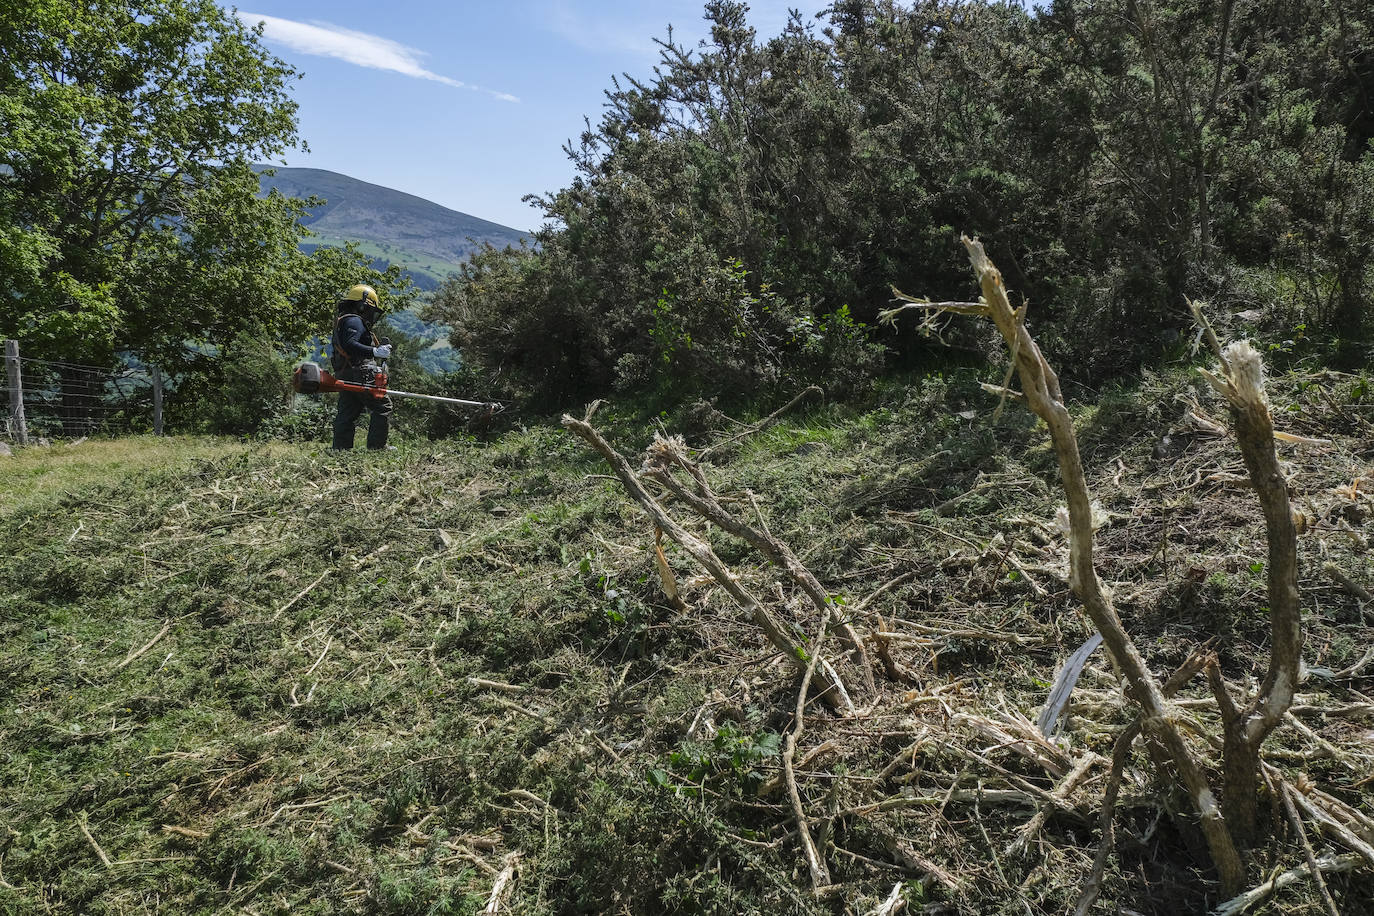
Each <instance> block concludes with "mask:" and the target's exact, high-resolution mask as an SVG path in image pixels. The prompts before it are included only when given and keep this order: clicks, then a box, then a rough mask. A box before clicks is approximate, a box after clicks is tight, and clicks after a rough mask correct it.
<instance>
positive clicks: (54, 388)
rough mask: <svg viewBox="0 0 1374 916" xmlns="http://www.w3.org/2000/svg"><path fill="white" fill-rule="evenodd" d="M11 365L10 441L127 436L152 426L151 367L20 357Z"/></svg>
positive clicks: (8, 381) (7, 385) (8, 394)
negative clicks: (119, 366)
mask: <svg viewBox="0 0 1374 916" xmlns="http://www.w3.org/2000/svg"><path fill="white" fill-rule="evenodd" d="M7 363H8V366H7V370H8V371H7V372H6V375H5V380H6V383H5V403H6V405H7V408H8V409H7V410H6V412H5V430H4V434H5V437H6V438H7V439H10V440H11V441H17V442H21V443H22V442H23V441H24V439H25V438H27V439H28V440H29V441H33V440H34V439H44V438H47V439H75V438H80V437H82V436H92V435H123V434H128V433H132V432H146V431H149V430H151V429H152V428H153V425H154V400H155V397H154V381H153V375H154V373H153V370H151V369H149V368H145V367H141V366H132V365H131V366H124V367H121V368H116V369H110V368H108V367H102V366H91V365H84V364H81V363H69V362H59V361H55V360H44V359H33V358H30V357H25V356H17V355H15V356H11V357H10V358H8V359H7ZM16 370H17V371H16ZM16 383H17V384H16ZM21 405H22V407H21Z"/></svg>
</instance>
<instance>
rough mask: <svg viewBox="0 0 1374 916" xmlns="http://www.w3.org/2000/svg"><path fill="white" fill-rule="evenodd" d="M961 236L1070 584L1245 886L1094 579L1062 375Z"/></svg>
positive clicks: (1228, 874)
mask: <svg viewBox="0 0 1374 916" xmlns="http://www.w3.org/2000/svg"><path fill="white" fill-rule="evenodd" d="M962 241H963V243H964V247H965V248H966V249H967V250H968V254H969V261H970V263H971V264H972V265H973V271H974V274H975V275H976V276H977V277H978V282H979V285H980V287H981V288H982V291H983V304H984V306H985V314H987V315H989V316H990V317H991V318H992V320H993V322H994V323H995V324H996V325H997V329H998V331H1000V332H1001V334H1002V337H1003V339H1004V340H1005V341H1006V344H1007V347H1008V349H1009V350H1010V351H1011V353H1012V357H1013V360H1014V362H1015V365H1016V371H1017V375H1018V376H1019V377H1020V379H1021V390H1022V393H1023V394H1024V395H1025V397H1026V402H1027V404H1028V405H1029V406H1030V408H1031V410H1032V411H1034V412H1035V414H1036V415H1037V416H1039V417H1040V418H1041V419H1042V420H1044V421H1045V425H1046V426H1048V427H1049V431H1050V438H1051V439H1052V440H1053V443H1054V449H1055V454H1056V456H1057V457H1058V459H1059V469H1060V475H1061V481H1062V484H1063V487H1064V494H1065V497H1066V498H1067V502H1068V516H1069V585H1070V587H1071V588H1072V589H1073V591H1074V594H1076V595H1078V597H1079V600H1081V601H1082V602H1083V606H1084V609H1085V610H1086V611H1087V613H1088V616H1089V617H1090V618H1091V619H1092V621H1093V623H1094V624H1095V625H1096V626H1097V629H1098V631H1099V632H1101V633H1102V638H1103V641H1104V642H1105V643H1106V645H1107V648H1108V650H1109V651H1110V652H1111V654H1112V658H1113V660H1114V661H1115V662H1116V664H1117V665H1118V666H1119V667H1120V669H1121V672H1122V674H1123V675H1124V676H1125V678H1126V682H1127V689H1128V691H1129V693H1130V695H1131V696H1132V697H1133V698H1134V699H1135V701H1136V702H1137V703H1139V704H1140V706H1141V709H1142V710H1143V713H1144V715H1143V718H1142V722H1143V727H1144V730H1145V733H1146V735H1148V736H1149V737H1150V739H1151V740H1152V741H1154V742H1155V743H1156V744H1157V745H1158V746H1159V747H1161V748H1162V749H1163V750H1164V751H1165V752H1166V753H1167V755H1168V756H1169V757H1170V758H1171V759H1172V761H1173V763H1174V766H1175V768H1176V769H1177V772H1178V775H1179V777H1180V779H1181V781H1182V783H1183V785H1184V786H1185V787H1186V788H1187V790H1188V794H1189V795H1190V796H1191V798H1192V800H1193V804H1194V807H1195V808H1196V809H1197V812H1198V815H1199V816H1200V818H1201V824H1202V831H1203V834H1204V836H1205V837H1206V839H1207V846H1208V849H1209V851H1210V852H1211V855H1212V861H1213V863H1214V864H1215V865H1216V867H1217V872H1218V874H1219V876H1220V877H1221V881H1222V885H1223V886H1224V888H1225V889H1226V890H1227V891H1228V892H1230V893H1235V892H1237V891H1239V890H1240V888H1241V887H1242V886H1243V882H1244V879H1245V870H1244V866H1243V865H1242V864H1241V860H1240V855H1239V853H1238V852H1237V851H1236V846H1235V842H1234V840H1233V839H1232V836H1231V832H1230V830H1229V829H1228V827H1227V825H1226V823H1225V821H1224V820H1223V818H1222V814H1221V809H1220V807H1219V806H1218V804H1217V800H1216V797H1215V795H1214V794H1213V793H1212V789H1211V787H1210V786H1209V785H1208V784H1207V780H1206V777H1205V776H1204V775H1203V772H1202V768H1201V767H1200V766H1199V764H1198V762H1197V760H1195V759H1194V757H1193V753H1192V751H1191V749H1190V748H1189V747H1188V745H1187V743H1186V742H1185V741H1184V739H1183V736H1182V734H1181V733H1180V732H1179V730H1178V728H1177V727H1176V726H1175V725H1174V723H1173V719H1172V718H1171V717H1170V715H1169V712H1168V708H1167V706H1166V703H1165V700H1164V696H1163V693H1162V691H1161V690H1160V686H1159V683H1158V682H1157V681H1156V680H1155V678H1154V676H1153V675H1152V674H1150V671H1149V669H1148V668H1147V667H1146V665H1145V660H1144V659H1143V658H1142V657H1141V655H1140V651H1139V650H1138V649H1137V648H1136V645H1135V642H1134V641H1133V640H1132V639H1131V637H1130V635H1129V634H1128V633H1127V632H1126V629H1125V627H1124V626H1123V625H1122V623H1121V618H1120V617H1119V616H1118V614H1117V612H1116V608H1115V607H1114V606H1113V604H1112V601H1111V599H1110V598H1109V596H1108V594H1107V592H1106V590H1105V589H1104V588H1103V587H1102V583H1101V582H1100V581H1099V580H1098V577H1097V571H1096V569H1095V567H1094V564H1093V521H1092V498H1091V495H1090V493H1089V491H1088V483H1087V478H1086V476H1085V475H1084V472H1083V460H1082V457H1081V456H1080V454H1079V451H1078V440H1077V437H1076V436H1075V434H1074V430H1073V421H1072V420H1071V418H1070V417H1069V411H1068V407H1067V406H1066V405H1065V403H1064V397H1063V394H1062V393H1061V391H1060V387H1059V377H1058V376H1057V375H1056V374H1055V372H1054V370H1053V369H1052V368H1051V367H1050V365H1049V363H1048V362H1047V361H1046V360H1045V357H1044V356H1043V354H1041V352H1040V347H1039V345H1038V344H1037V343H1036V342H1035V340H1034V338H1032V337H1031V335H1030V332H1029V331H1027V330H1026V326H1025V322H1024V321H1022V320H1021V317H1020V316H1019V314H1018V312H1017V310H1016V309H1014V308H1012V306H1011V303H1010V301H1009V300H1008V299H1007V290H1006V286H1005V285H1004V284H1003V282H1002V274H1001V273H1000V272H999V271H998V270H997V268H996V267H995V266H994V265H993V263H992V261H991V260H990V259H989V258H988V256H987V254H986V252H984V250H983V246H982V244H980V243H979V242H977V241H975V240H973V239H970V238H968V237H967V236H964V237H963V239H962ZM1271 441H1272V436H1271Z"/></svg>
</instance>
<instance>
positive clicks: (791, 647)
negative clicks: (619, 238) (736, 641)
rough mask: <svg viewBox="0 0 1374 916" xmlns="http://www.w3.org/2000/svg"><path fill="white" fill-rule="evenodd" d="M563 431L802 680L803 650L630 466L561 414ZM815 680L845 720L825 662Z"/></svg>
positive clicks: (590, 430) (845, 696) (845, 701)
mask: <svg viewBox="0 0 1374 916" xmlns="http://www.w3.org/2000/svg"><path fill="white" fill-rule="evenodd" d="M595 407H596V405H593V406H592V408H591V409H589V410H588V412H587V415H588V417H590V416H591V414H592V412H593V411H594V410H595ZM563 427H564V428H565V429H567V430H568V431H569V432H571V433H573V434H574V435H576V436H578V437H580V438H581V439H583V440H584V441H586V442H587V443H588V444H589V445H591V446H592V448H593V449H595V450H596V452H597V453H598V454H600V455H601V457H603V458H605V459H606V461H607V463H608V464H610V466H611V468H612V470H614V471H615V474H616V476H617V477H618V478H620V482H621V484H622V485H623V486H624V487H625V489H626V490H627V491H628V492H629V494H630V496H632V497H633V498H634V500H635V501H636V502H638V503H639V504H640V506H641V507H643V509H644V511H645V512H646V513H647V514H648V515H649V517H650V519H651V520H652V521H653V523H654V524H655V525H656V526H657V527H658V528H659V529H660V530H662V531H663V532H664V533H665V534H666V535H668V537H670V538H671V539H672V540H673V541H675V542H676V543H677V544H679V545H680V546H681V547H682V548H683V549H684V550H686V551H687V552H688V553H689V554H690V555H691V556H692V558H693V559H695V560H696V561H697V562H698V563H700V564H701V565H702V566H703V567H705V569H706V571H707V572H708V573H710V575H711V578H713V579H714V580H715V581H716V583H717V584H719V585H720V586H721V588H723V589H725V591H726V592H727V593H729V595H730V597H731V598H733V599H734V600H735V602H736V603H737V604H738V605H739V606H740V607H741V608H742V609H744V610H745V611H747V612H748V613H749V615H750V617H752V618H753V620H754V622H755V623H756V624H757V625H758V626H759V628H760V629H762V630H763V632H764V634H765V635H766V636H767V637H768V640H769V642H771V643H772V644H773V645H774V646H776V647H777V648H778V649H781V650H782V652H783V654H784V657H785V658H786V659H787V660H788V661H789V662H790V663H791V664H792V666H793V667H794V668H796V669H797V670H798V671H800V672H801V673H802V674H805V673H806V671H807V669H808V667H809V661H810V656H809V654H808V652H807V651H806V649H804V648H803V647H802V646H800V645H798V644H797V643H796V642H795V641H794V640H793V639H792V637H791V636H790V635H789V634H788V632H787V630H786V629H785V628H784V627H783V625H782V624H781V623H779V622H778V621H777V620H776V619H775V618H774V616H773V615H772V614H771V613H770V612H769V611H768V609H767V608H765V607H764V606H763V604H762V603H761V602H760V601H759V600H758V598H756V597H755V596H754V594H753V593H752V592H750V591H749V590H748V589H746V588H745V587H744V585H743V584H741V583H740V581H739V579H738V578H737V577H736V576H734V575H733V574H732V573H731V572H730V570H729V569H728V568H727V567H726V566H725V564H724V563H722V562H721V560H720V558H719V557H718V556H716V553H715V551H714V550H712V549H711V547H710V545H709V544H707V543H706V542H705V541H703V540H701V539H700V538H698V537H696V536H695V535H693V534H692V533H691V532H689V531H688V530H687V529H686V528H683V527H682V526H681V525H680V524H678V522H677V521H675V520H674V519H673V517H672V516H670V515H669V514H668V512H667V510H665V509H664V508H663V506H662V505H661V504H660V503H659V502H658V500H656V499H655V498H654V497H653V495H652V494H650V493H649V491H648V490H646V489H645V488H644V484H643V483H642V482H641V481H640V479H639V475H638V474H636V473H635V472H634V469H633V468H631V467H630V463H629V462H628V461H626V460H625V458H624V457H623V456H622V455H621V454H620V453H619V452H617V451H616V450H615V449H614V448H612V447H611V445H610V444H609V443H608V442H607V441H606V440H605V438H604V437H602V435H601V434H600V433H599V432H597V430H596V429H595V428H594V427H593V426H592V425H591V423H590V422H588V421H587V420H576V419H574V418H573V417H571V416H568V415H566V414H565V415H564V417H563ZM815 680H816V682H817V684H818V685H819V686H820V696H821V698H822V699H823V700H824V701H825V702H826V703H827V704H828V705H830V706H831V707H833V708H835V709H836V710H837V711H840V712H842V713H845V714H849V713H852V712H853V709H854V704H853V702H852V701H851V700H850V695H849V691H848V689H847V688H846V687H845V686H844V682H843V681H841V680H840V676H839V674H838V673H837V672H836V671H835V669H834V668H833V667H832V666H831V665H830V663H829V662H825V661H822V662H821V663H820V665H819V667H818V669H817V671H816V675H815Z"/></svg>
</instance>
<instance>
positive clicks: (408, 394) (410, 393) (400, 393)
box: [359, 385, 501, 408]
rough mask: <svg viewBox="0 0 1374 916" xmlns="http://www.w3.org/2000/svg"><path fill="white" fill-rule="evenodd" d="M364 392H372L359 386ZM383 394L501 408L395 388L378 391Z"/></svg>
mask: <svg viewBox="0 0 1374 916" xmlns="http://www.w3.org/2000/svg"><path fill="white" fill-rule="evenodd" d="M359 387H361V388H363V389H364V390H368V391H370V390H372V389H370V388H368V386H366V385H361V386H359ZM378 390H379V391H380V392H381V394H384V395H385V394H390V395H394V396H395V397H398V398H419V399H420V400H422V401H439V402H440V403H443V404H461V405H463V406H464V407H495V408H500V406H501V405H500V404H496V403H493V402H491V401H465V400H463V399H462V398H443V397H440V396H439V395H437V394H416V393H415V392H414V391H397V390H396V389H395V388H382V389H378Z"/></svg>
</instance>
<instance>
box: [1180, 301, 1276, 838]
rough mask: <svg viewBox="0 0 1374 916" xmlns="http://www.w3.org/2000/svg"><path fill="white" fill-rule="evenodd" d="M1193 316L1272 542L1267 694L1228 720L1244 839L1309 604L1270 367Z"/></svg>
mask: <svg viewBox="0 0 1374 916" xmlns="http://www.w3.org/2000/svg"><path fill="white" fill-rule="evenodd" d="M1190 305H1191V306H1192V309H1193V316H1194V318H1195V319H1196V320H1197V322H1198V324H1199V325H1201V326H1202V328H1203V331H1204V335H1205V337H1206V339H1207V341H1208V343H1209V344H1210V345H1211V347H1212V349H1213V351H1214V352H1215V353H1216V356H1217V358H1218V359H1219V360H1220V361H1221V375H1220V376H1218V375H1215V374H1213V373H1210V372H1204V373H1203V374H1204V376H1205V377H1206V378H1207V380H1208V381H1209V382H1210V383H1211V384H1212V386H1213V387H1214V388H1216V389H1217V391H1219V392H1220V393H1221V394H1222V396H1223V397H1225V398H1226V400H1227V403H1228V404H1229V405H1230V407H1231V415H1232V418H1233V419H1234V420H1235V424H1236V440H1237V443H1238V444H1239V445H1240V451H1241V455H1242V456H1243V457H1244V459H1245V469H1246V470H1247V471H1249V473H1250V483H1251V486H1253V487H1254V489H1255V495H1256V496H1257V497H1258V498H1259V502H1260V508H1261V509H1262V510H1263V511H1264V527H1265V532H1266V535H1267V540H1268V542H1269V562H1268V564H1267V567H1266V576H1267V579H1268V582H1267V584H1268V596H1269V624H1270V630H1271V632H1272V634H1273V635H1272V639H1271V642H1270V649H1269V670H1268V671H1267V672H1266V674H1265V676H1264V682H1263V683H1262V684H1261V685H1260V689H1259V692H1258V693H1256V694H1255V696H1254V697H1253V698H1252V699H1251V700H1250V702H1248V703H1246V704H1245V706H1244V708H1242V709H1240V710H1239V711H1238V712H1235V714H1234V715H1233V716H1231V718H1230V719H1229V721H1227V722H1226V740H1225V744H1224V748H1225V750H1224V756H1225V770H1226V785H1225V791H1224V793H1223V796H1224V800H1225V802H1226V807H1227V813H1228V816H1230V817H1231V819H1232V820H1233V821H1235V822H1236V823H1235V827H1234V829H1236V830H1237V831H1238V832H1239V834H1240V836H1241V837H1242V838H1244V839H1248V838H1250V837H1251V836H1252V835H1253V834H1254V832H1255V823H1256V819H1257V815H1258V811H1257V808H1258V805H1257V799H1258V793H1259V770H1260V759H1259V751H1260V745H1261V744H1263V742H1264V739H1265V738H1267V737H1268V736H1269V733H1270V732H1272V731H1273V730H1274V729H1275V728H1276V727H1277V726H1278V724H1279V723H1280V722H1282V721H1283V715H1284V713H1285V712H1287V711H1288V708H1289V707H1290V706H1292V705H1293V697H1294V694H1295V692H1296V690H1297V686H1298V670H1299V666H1300V665H1301V660H1302V605H1301V599H1300V597H1299V593H1298V531H1297V525H1296V524H1295V523H1294V521H1293V508H1292V505H1291V504H1290V502H1289V497H1288V481H1287V479H1286V478H1285V477H1284V475H1283V469H1282V468H1281V467H1280V466H1279V456H1278V451H1277V449H1276V447H1275V445H1274V438H1275V436H1274V421H1273V417H1272V416H1271V415H1270V413H1269V399H1268V397H1267V396H1266V395H1265V392H1264V362H1263V360H1262V359H1261V357H1260V354H1259V352H1258V351H1256V350H1255V348H1254V347H1252V346H1251V345H1250V343H1249V342H1248V341H1243V340H1242V341H1237V342H1235V343H1233V344H1230V345H1229V346H1227V347H1226V348H1225V349H1222V347H1221V345H1220V343H1218V341H1217V339H1216V335H1214V334H1213V333H1212V330H1211V327H1210V326H1209V325H1208V323H1207V320H1206V318H1205V317H1204V316H1203V314H1202V309H1201V307H1200V306H1199V304H1198V303H1195V302H1194V303H1190Z"/></svg>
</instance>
